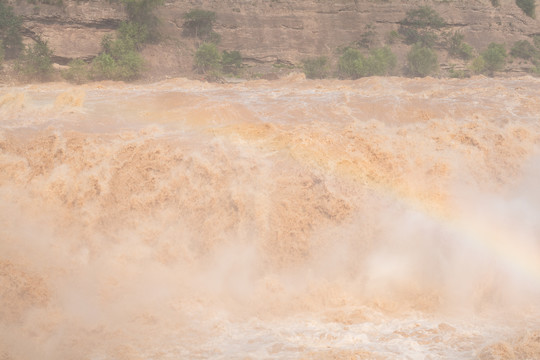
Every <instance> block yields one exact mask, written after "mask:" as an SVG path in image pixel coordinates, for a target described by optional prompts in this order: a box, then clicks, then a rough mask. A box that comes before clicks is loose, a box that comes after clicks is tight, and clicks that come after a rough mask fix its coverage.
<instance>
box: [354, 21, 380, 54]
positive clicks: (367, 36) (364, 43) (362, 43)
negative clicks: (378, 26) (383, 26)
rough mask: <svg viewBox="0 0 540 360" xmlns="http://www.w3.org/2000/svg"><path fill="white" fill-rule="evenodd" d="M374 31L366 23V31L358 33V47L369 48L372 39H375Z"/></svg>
mask: <svg viewBox="0 0 540 360" xmlns="http://www.w3.org/2000/svg"><path fill="white" fill-rule="evenodd" d="M375 35H377V34H376V33H375V31H373V26H372V25H366V31H364V32H363V33H362V35H360V40H358V41H357V44H358V46H359V47H362V48H365V49H369V48H370V47H371V46H372V45H373V41H374V40H375Z"/></svg>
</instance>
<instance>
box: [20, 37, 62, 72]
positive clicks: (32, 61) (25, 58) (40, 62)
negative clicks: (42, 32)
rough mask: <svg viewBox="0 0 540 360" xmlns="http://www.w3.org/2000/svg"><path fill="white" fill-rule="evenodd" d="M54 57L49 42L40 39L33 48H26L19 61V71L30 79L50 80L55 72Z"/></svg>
mask: <svg viewBox="0 0 540 360" xmlns="http://www.w3.org/2000/svg"><path fill="white" fill-rule="evenodd" d="M52 55H53V53H52V51H51V49H49V46H48V45H47V42H46V41H44V40H42V39H41V38H38V39H37V41H36V42H35V43H34V44H33V45H32V46H27V47H26V48H25V50H24V51H23V53H22V54H21V56H20V58H19V59H18V63H17V69H18V71H19V72H20V73H21V74H23V75H24V76H25V77H27V78H29V79H35V80H39V81H45V80H48V79H49V78H50V75H51V74H52V72H53V67H52V59H51V57H52Z"/></svg>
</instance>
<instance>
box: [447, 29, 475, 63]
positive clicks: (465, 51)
mask: <svg viewBox="0 0 540 360" xmlns="http://www.w3.org/2000/svg"><path fill="white" fill-rule="evenodd" d="M463 38H464V36H463V34H460V33H454V34H453V35H452V37H450V39H449V40H448V53H449V54H450V55H451V56H453V57H456V58H460V59H463V60H470V59H472V58H473V51H474V50H473V47H472V46H471V45H469V44H467V43H466V42H464V41H463Z"/></svg>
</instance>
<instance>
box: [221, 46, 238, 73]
mask: <svg viewBox="0 0 540 360" xmlns="http://www.w3.org/2000/svg"><path fill="white" fill-rule="evenodd" d="M221 65H222V67H223V71H225V72H228V73H232V74H235V75H236V74H237V73H238V71H239V70H240V69H241V68H242V54H240V51H237V50H233V51H227V50H224V51H223V52H222V53H221Z"/></svg>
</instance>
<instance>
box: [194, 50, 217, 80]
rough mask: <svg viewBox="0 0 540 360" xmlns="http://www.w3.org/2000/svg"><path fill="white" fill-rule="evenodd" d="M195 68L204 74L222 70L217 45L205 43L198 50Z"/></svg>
mask: <svg viewBox="0 0 540 360" xmlns="http://www.w3.org/2000/svg"><path fill="white" fill-rule="evenodd" d="M195 67H196V68H197V70H198V71H199V72H201V73H203V74H206V73H208V72H211V71H220V70H221V54H220V53H219V50H218V49H217V47H216V45H215V44H213V43H204V44H202V45H201V46H200V47H199V48H198V49H197V52H196V53H195Z"/></svg>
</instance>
